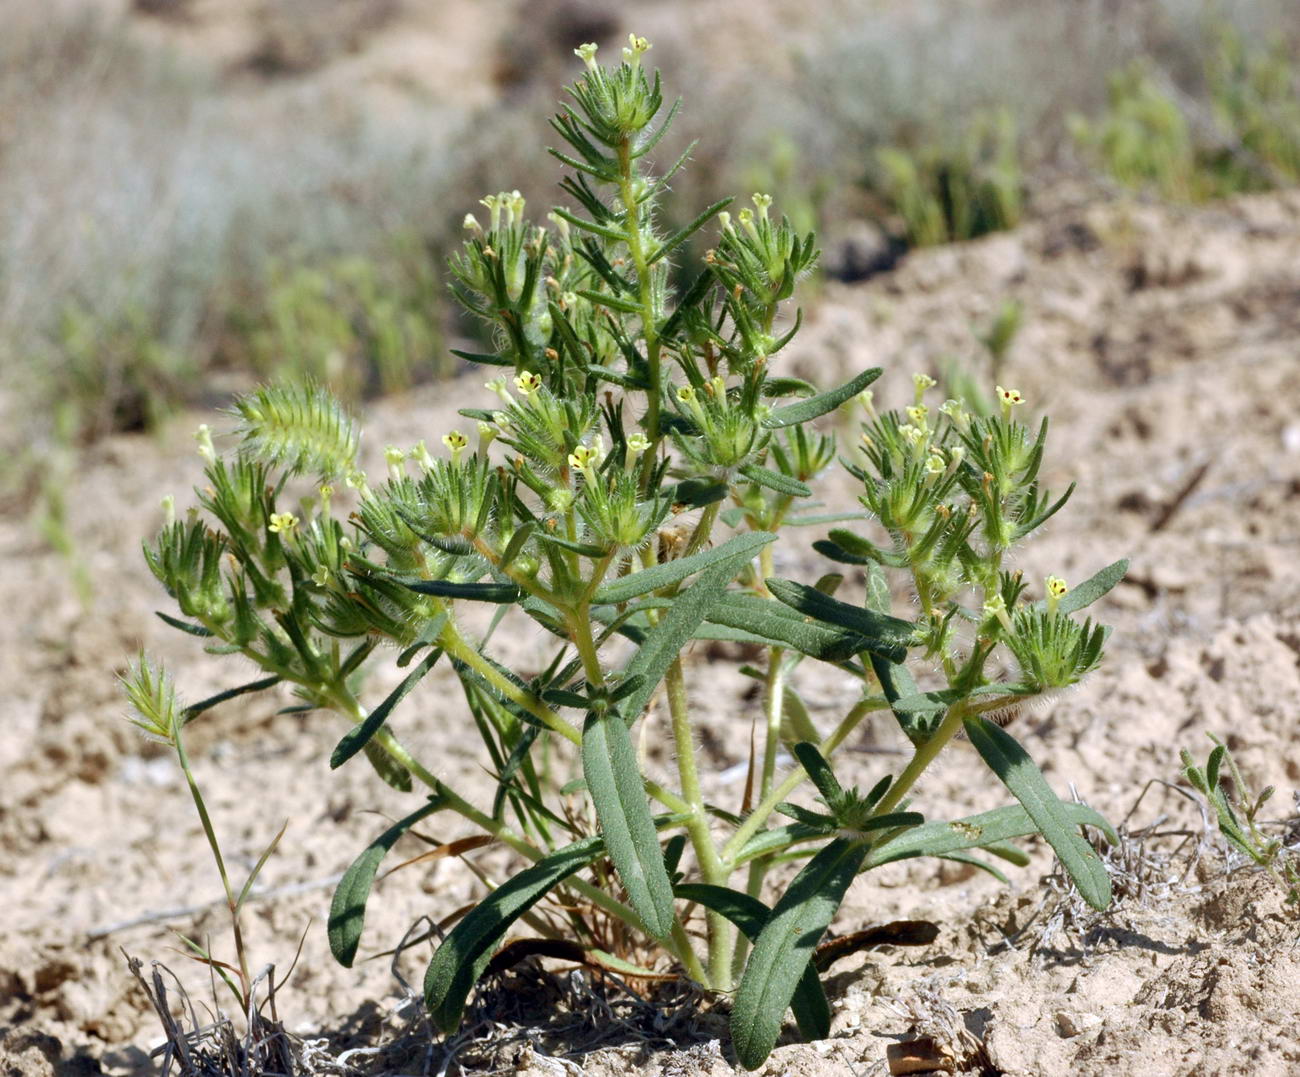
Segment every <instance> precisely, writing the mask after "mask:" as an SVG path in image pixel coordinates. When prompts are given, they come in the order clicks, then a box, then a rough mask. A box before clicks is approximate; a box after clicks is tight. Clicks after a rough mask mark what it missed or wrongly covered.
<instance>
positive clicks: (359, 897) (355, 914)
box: [329, 794, 445, 969]
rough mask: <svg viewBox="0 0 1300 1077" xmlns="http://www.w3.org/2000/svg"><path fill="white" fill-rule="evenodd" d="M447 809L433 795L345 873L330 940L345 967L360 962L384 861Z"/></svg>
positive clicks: (333, 903) (335, 902)
mask: <svg viewBox="0 0 1300 1077" xmlns="http://www.w3.org/2000/svg"><path fill="white" fill-rule="evenodd" d="M443 807H445V802H444V801H443V800H442V798H441V797H439V796H437V795H436V794H435V795H434V796H431V797H430V798H429V801H428V803H427V804H424V805H423V806H421V807H419V808H417V809H416V810H415V811H413V812H411V814H410V815H408V816H406V817H405V818H404V819H399V820H398V821H397V822H396V823H394V824H393V825H392V826H390V827H389V828H388V829H387V830H385V831H384V832H383V833H382V834H380V835H379V837H377V838H376V839H375V840H374V841H373V842H371V843H370V844H369V845H367V846H366V848H365V849H363V850H362V852H361V855H360V856H358V857H357V858H356V859H355V860H354V861H352V865H351V867H349V868H348V870H347V871H345V872H344V873H343V878H342V879H341V880H339V885H338V887H337V888H336V889H335V891H334V900H333V901H331V902H330V918H329V941H330V953H332V954H333V955H334V959H335V960H336V961H337V962H338V963H339V964H340V965H342V966H343V967H344V968H349V969H350V968H351V967H352V962H353V961H354V960H355V959H356V956H357V946H358V944H359V943H360V942H361V929H362V927H363V926H364V924H365V918H366V902H367V901H368V900H369V899H370V888H371V887H372V886H373V885H374V882H375V872H376V871H378V870H379V863H380V861H382V860H383V859H384V856H385V855H386V854H387V853H388V850H389V849H391V848H392V847H393V846H394V845H396V844H397V839H398V838H400V837H401V836H402V835H403V834H405V833H406V832H407V831H408V830H410V829H411V827H413V826H414V825H415V824H416V823H418V822H419V821H420V820H421V819H423V818H425V817H426V816H428V815H432V814H433V813H434V812H436V811H438V810H439V809H440V808H443Z"/></svg>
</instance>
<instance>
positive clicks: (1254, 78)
mask: <svg viewBox="0 0 1300 1077" xmlns="http://www.w3.org/2000/svg"><path fill="white" fill-rule="evenodd" d="M1207 81H1208V83H1209V88H1210V99H1211V102H1212V105H1213V110H1214V116H1215V119H1216V121H1217V122H1218V124H1219V125H1220V127H1222V128H1223V129H1224V130H1225V131H1227V132H1229V134H1230V137H1231V139H1232V142H1233V143H1234V145H1235V146H1237V147H1240V150H1239V152H1238V153H1237V154H1236V157H1235V160H1234V164H1235V165H1236V170H1237V172H1238V174H1239V178H1238V180H1237V183H1238V185H1239V186H1240V187H1241V188H1242V189H1250V188H1259V187H1270V186H1283V185H1287V184H1293V183H1295V182H1296V181H1297V180H1300V85H1298V84H1297V74H1296V71H1295V53H1294V49H1293V48H1291V47H1289V46H1288V45H1287V43H1286V42H1285V41H1284V40H1282V39H1280V38H1279V39H1278V40H1276V41H1275V42H1274V43H1273V44H1271V45H1269V46H1256V47H1252V46H1251V45H1250V44H1248V43H1247V42H1246V40H1245V39H1244V38H1243V37H1242V35H1241V34H1240V33H1238V32H1236V31H1235V30H1233V29H1232V27H1230V26H1225V27H1224V28H1223V29H1222V30H1221V32H1220V35H1219V40H1218V47H1217V49H1216V50H1215V51H1214V54H1213V56H1212V57H1211V60H1210V63H1209V65H1208V70H1207Z"/></svg>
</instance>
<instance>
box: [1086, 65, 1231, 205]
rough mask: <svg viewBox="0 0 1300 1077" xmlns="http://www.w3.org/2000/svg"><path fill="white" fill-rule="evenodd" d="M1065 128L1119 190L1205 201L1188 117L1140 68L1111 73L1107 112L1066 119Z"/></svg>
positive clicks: (1146, 70)
mask: <svg viewBox="0 0 1300 1077" xmlns="http://www.w3.org/2000/svg"><path fill="white" fill-rule="evenodd" d="M1069 126H1070V132H1071V134H1072V135H1073V136H1074V139H1075V141H1076V142H1077V143H1078V144H1079V145H1080V146H1082V147H1084V148H1085V149H1086V150H1087V151H1088V152H1090V153H1091V154H1093V155H1094V157H1095V158H1096V159H1097V160H1098V161H1099V162H1100V163H1101V166H1102V167H1103V168H1104V169H1105V170H1106V171H1107V172H1108V173H1109V174H1110V175H1111V176H1113V177H1114V178H1115V179H1116V180H1117V181H1118V182H1119V183H1120V184H1122V185H1123V186H1125V187H1130V188H1133V189H1141V188H1144V187H1152V188H1154V189H1155V190H1156V191H1158V192H1159V193H1160V194H1161V195H1163V196H1164V197H1165V198H1169V199H1173V200H1174V201H1180V202H1190V201H1195V200H1197V199H1199V198H1202V197H1205V193H1206V192H1205V189H1204V186H1203V179H1202V177H1201V176H1199V175H1198V171H1197V167H1196V152H1195V147H1194V145H1193V142H1192V133H1191V129H1190V128H1189V126H1188V123H1187V118H1186V117H1185V116H1184V115H1183V113H1182V110H1181V109H1180V108H1179V107H1178V103H1177V102H1176V101H1174V100H1173V98H1171V97H1170V96H1169V95H1168V94H1166V93H1165V92H1164V91H1163V90H1161V89H1160V87H1159V86H1158V85H1157V83H1156V81H1155V79H1154V78H1153V76H1152V74H1151V72H1150V70H1149V69H1148V68H1147V66H1146V65H1145V64H1142V63H1140V62H1134V63H1132V64H1130V65H1129V66H1128V67H1126V68H1123V69H1122V70H1119V71H1115V72H1112V74H1111V75H1110V77H1109V79H1108V80H1107V110H1106V113H1105V114H1104V115H1103V116H1102V117H1101V118H1100V119H1099V120H1096V121H1089V120H1087V119H1085V118H1084V117H1082V116H1078V115H1075V116H1071V117H1070V119H1069Z"/></svg>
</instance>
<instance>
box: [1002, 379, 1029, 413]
mask: <svg viewBox="0 0 1300 1077" xmlns="http://www.w3.org/2000/svg"><path fill="white" fill-rule="evenodd" d="M997 390H998V399H999V400H1000V401H1002V416H1003V418H1010V417H1011V409H1012V408H1016V407H1019V406H1020V405H1021V404H1023V403H1024V402H1025V398H1024V397H1023V396H1021V395H1020V390H1019V389H1004V388H1002V386H1000V385H999V386H998V387H997Z"/></svg>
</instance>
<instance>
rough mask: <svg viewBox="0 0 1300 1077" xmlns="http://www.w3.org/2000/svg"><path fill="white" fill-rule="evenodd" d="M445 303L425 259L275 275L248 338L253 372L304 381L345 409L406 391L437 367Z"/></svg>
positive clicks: (349, 263) (360, 261)
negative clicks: (344, 403)
mask: <svg viewBox="0 0 1300 1077" xmlns="http://www.w3.org/2000/svg"><path fill="white" fill-rule="evenodd" d="M440 300H441V297H440V295H439V292H438V288H437V286H436V284H435V280H434V275H433V273H432V271H431V268H430V265H429V260H428V257H427V255H426V254H425V253H424V252H423V251H420V250H414V251H402V250H396V251H394V253H393V256H392V257H389V258H387V259H385V260H384V261H383V262H380V261H378V260H376V259H372V258H367V257H363V256H360V255H345V256H340V257H337V258H333V259H329V260H326V261H325V262H323V263H322V264H320V265H308V264H305V263H293V264H289V265H286V266H282V267H278V268H276V269H274V270H272V272H271V274H270V280H269V282H268V284H267V288H266V291H265V295H264V296H263V297H262V298H261V300H260V304H261V306H260V309H257V310H256V311H255V314H254V316H253V318H252V319H251V324H249V325H247V326H245V327H244V329H243V333H242V335H243V336H244V337H245V338H246V339H247V341H248V346H249V350H250V352H251V358H252V366H253V368H254V369H255V370H257V371H258V372H260V373H261V374H262V375H263V376H265V377H272V378H277V379H285V378H295V377H296V378H305V379H307V380H309V381H316V382H320V383H321V384H325V385H328V386H329V387H330V388H331V389H332V390H333V391H334V392H336V393H338V394H339V395H340V396H342V397H344V398H345V399H348V400H359V399H361V398H362V397H363V396H365V395H367V394H369V393H373V392H374V391H376V390H379V391H383V392H395V391H397V390H400V389H404V388H407V387H408V386H409V385H410V384H411V379H412V377H413V376H414V374H415V372H416V371H417V370H419V369H421V368H428V367H432V368H433V369H434V371H435V373H436V374H437V375H438V376H445V375H446V374H447V373H449V370H448V364H447V363H446V362H443V361H441V360H440V359H439V356H440V354H441V352H440V349H439V348H438V340H439V337H440V335H441V334H440V332H439V327H438V321H439V318H440V316H441V312H442V303H441V301H440Z"/></svg>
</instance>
